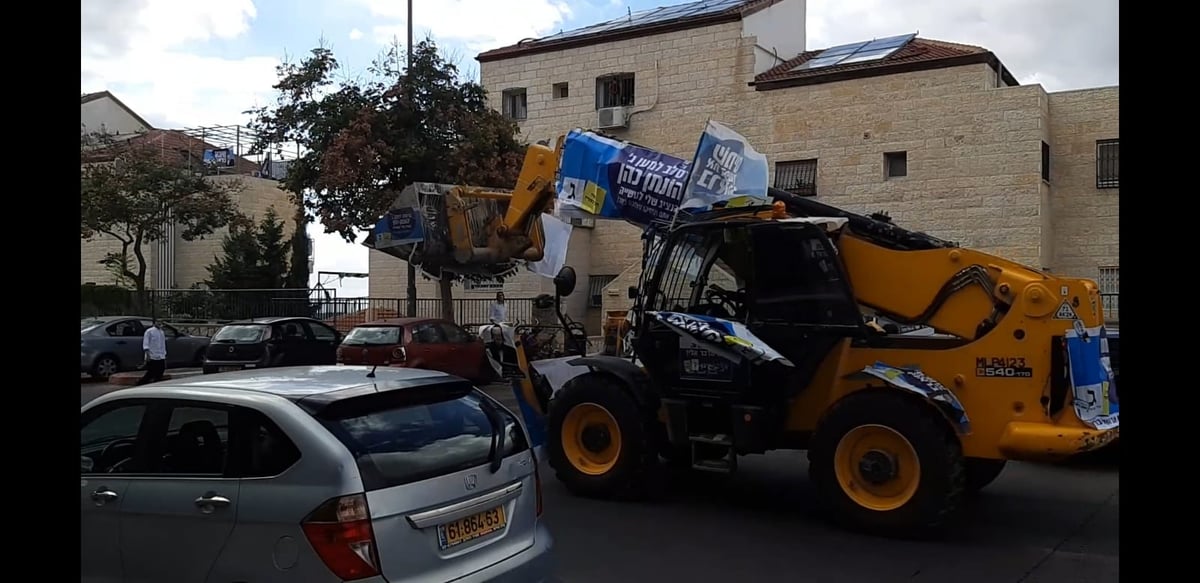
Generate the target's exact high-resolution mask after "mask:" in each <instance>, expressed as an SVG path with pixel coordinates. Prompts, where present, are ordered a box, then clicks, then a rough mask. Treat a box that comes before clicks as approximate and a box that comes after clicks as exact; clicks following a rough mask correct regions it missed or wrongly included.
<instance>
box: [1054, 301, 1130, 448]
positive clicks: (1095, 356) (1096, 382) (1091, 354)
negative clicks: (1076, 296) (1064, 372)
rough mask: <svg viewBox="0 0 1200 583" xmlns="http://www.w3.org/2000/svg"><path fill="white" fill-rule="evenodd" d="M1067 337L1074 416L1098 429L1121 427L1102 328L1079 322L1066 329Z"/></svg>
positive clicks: (1114, 386) (1119, 408) (1118, 401)
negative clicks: (1087, 326) (1073, 326)
mask: <svg viewBox="0 0 1200 583" xmlns="http://www.w3.org/2000/svg"><path fill="white" fill-rule="evenodd" d="M1077 322H1078V321H1077ZM1066 340H1067V362H1068V365H1069V369H1070V372H1071V388H1072V390H1073V392H1074V394H1075V415H1076V416H1078V417H1079V420H1080V421H1083V422H1084V423H1086V424H1088V425H1091V426H1092V427H1094V428H1096V429H1100V430H1106V429H1113V428H1115V427H1118V426H1120V424H1121V405H1120V400H1119V399H1118V397H1117V387H1116V383H1114V382H1113V373H1112V367H1111V361H1110V357H1109V354H1108V340H1107V338H1106V333H1105V330H1104V327H1103V326H1098V327H1094V328H1084V327H1083V325H1082V324H1080V325H1079V326H1078V327H1077V328H1076V329H1073V330H1068V331H1067V335H1066Z"/></svg>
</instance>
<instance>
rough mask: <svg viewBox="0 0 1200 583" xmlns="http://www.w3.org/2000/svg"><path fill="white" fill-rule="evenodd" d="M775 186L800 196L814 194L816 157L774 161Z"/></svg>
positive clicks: (815, 187)
mask: <svg viewBox="0 0 1200 583" xmlns="http://www.w3.org/2000/svg"><path fill="white" fill-rule="evenodd" d="M775 188H778V189H780V190H786V191H788V192H790V193H792V194H798V195H800V196H816V195H817V159H816V158H813V159H811V160H793V161H791V162H776V163H775Z"/></svg>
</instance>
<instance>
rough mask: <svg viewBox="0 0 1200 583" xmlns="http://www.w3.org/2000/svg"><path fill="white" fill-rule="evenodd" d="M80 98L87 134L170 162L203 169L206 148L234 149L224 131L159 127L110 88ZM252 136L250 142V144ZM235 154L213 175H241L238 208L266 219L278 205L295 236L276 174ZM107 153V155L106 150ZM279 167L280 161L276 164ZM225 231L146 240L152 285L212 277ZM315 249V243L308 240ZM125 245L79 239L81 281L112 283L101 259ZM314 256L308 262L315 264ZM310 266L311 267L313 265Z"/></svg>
mask: <svg viewBox="0 0 1200 583" xmlns="http://www.w3.org/2000/svg"><path fill="white" fill-rule="evenodd" d="M80 101H81V108H80V109H81V115H80V128H81V129H80V131H81V134H82V135H87V134H93V133H97V132H102V133H106V134H108V135H109V136H115V137H116V139H119V140H123V141H126V142H128V143H129V144H131V145H137V146H142V147H149V148H152V149H155V150H157V151H159V152H161V155H162V156H163V157H164V160H165V161H167V162H168V163H172V164H178V165H180V166H183V167H187V168H195V169H196V170H197V171H200V170H202V169H203V163H202V161H203V157H204V152H205V150H214V149H217V150H223V149H226V148H229V149H231V150H236V149H237V148H232V147H231V146H232V144H225V143H223V142H224V141H225V140H224V139H223V138H221V137H220V135H221V132H220V131H213V132H211V134H212V135H211V136H207V139H202V138H201V137H197V136H193V135H190V134H189V132H187V131H180V130H162V129H155V128H154V127H152V126H151V125H150V124H149V122H147V121H145V120H144V119H142V118H141V116H139V115H137V114H136V113H135V112H134V111H133V110H132V109H130V108H129V107H128V106H126V105H125V104H124V103H122V102H121V101H120V100H118V99H117V98H116V97H114V96H113V95H112V94H111V93H109V92H107V91H102V92H99V93H91V94H85V95H83V96H82V99H81V100H80ZM248 141H249V140H248V139H247V143H248ZM237 153H239V152H235V155H234V156H233V158H232V159H233V165H232V166H226V167H223V168H221V169H220V172H219V174H217V175H214V176H212V177H211V178H210V179H211V180H222V181H229V180H236V181H240V182H241V183H242V189H241V191H240V192H238V193H237V194H236V195H234V198H235V203H236V204H237V207H238V210H240V211H241V212H242V213H243V214H245V215H247V216H250V217H254V218H255V219H256V220H257V219H261V218H262V217H263V216H264V215H265V214H266V212H267V210H268V209H274V210H275V212H276V213H277V214H278V215H279V217H280V219H281V220H282V221H283V225H284V236H285V237H291V236H292V233H293V232H294V231H295V221H294V220H292V218H293V217H294V215H295V208H296V207H295V204H294V203H293V202H292V201H291V198H290V197H289V194H288V193H287V192H285V191H284V190H282V189H280V188H279V187H278V184H279V182H278V181H277V180H275V179H270V178H264V177H262V175H263V165H262V164H260V163H258V162H254V161H252V160H248V159H246V158H245V157H242V156H240V155H237ZM101 157H103V155H101ZM273 167H275V168H278V167H277V165H275V166H273ZM225 233H226V230H225V229H220V230H218V231H217V232H216V233H214V234H212V235H209V236H207V237H205V238H204V239H199V240H195V241H184V240H183V239H182V238H181V237H179V236H178V235H175V236H172V237H169V238H167V239H165V240H162V241H156V242H154V243H150V244H147V245H144V247H143V251H144V252H145V253H146V260H147V261H146V263H147V273H146V284H147V287H151V288H155V289H187V288H189V287H191V286H192V285H193V284H198V283H202V282H203V281H204V280H205V279H207V278H208V270H207V267H208V266H209V265H211V264H212V262H213V260H214V259H215V258H216V257H217V256H218V255H220V253H221V241H222V240H223V239H224V236H225ZM309 249H310V252H311V249H312V245H311V244H310V245H309ZM120 250H121V244H120V242H118V241H117V240H115V239H113V238H111V237H108V236H106V235H97V236H95V237H93V238H91V239H80V241H79V254H80V261H79V283H81V284H89V283H90V284H96V285H107V284H113V283H115V281H116V278H115V276H114V275H113V274H112V273H111V272H110V271H109V270H108V268H106V267H105V266H104V265H103V264H101V260H103V259H104V258H105V257H106V256H107V255H108V254H109V253H117V252H120ZM311 264H312V262H311V259H310V261H309V265H310V268H311ZM310 270H311V269H310Z"/></svg>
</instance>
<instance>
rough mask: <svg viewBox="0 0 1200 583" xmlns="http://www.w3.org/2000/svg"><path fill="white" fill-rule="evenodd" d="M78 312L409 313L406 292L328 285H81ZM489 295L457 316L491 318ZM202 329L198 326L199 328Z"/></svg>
mask: <svg viewBox="0 0 1200 583" xmlns="http://www.w3.org/2000/svg"><path fill="white" fill-rule="evenodd" d="M82 287H83V288H84V289H82V290H81V294H80V317H88V316H123V315H136V316H153V317H158V318H161V319H163V320H167V321H170V322H172V323H176V324H178V325H187V324H195V325H197V326H200V327H203V325H204V324H210V323H222V322H229V321H233V320H245V319H249V318H263V317H270V316H305V317H310V318H316V319H319V320H323V321H326V322H328V323H329V324H331V325H333V326H334V327H336V328H338V329H341V330H343V331H345V330H349V329H350V328H352V327H354V326H355V325H357V324H361V323H363V322H366V321H370V320H374V319H379V318H397V317H404V316H407V307H408V303H407V301H406V300H405V298H339V297H336V296H334V295H332V294H331V293H330V292H328V291H327V290H308V289H282V290H146V291H144V292H141V293H138V292H136V291H133V290H123V289H115V288H92V289H88V288H89V286H82ZM492 301H493V300H492V299H490V298H456V299H454V300H453V304H454V320H455V321H456V322H457V323H458V324H459V325H462V326H472V325H479V324H486V323H488V321H489V310H490V307H491V304H492ZM505 303H507V304H508V319H509V320H510V321H520V322H530V321H532V319H533V299H532V298H507V299H506V302H505ZM416 315H417V316H420V317H435V318H436V317H441V315H442V301H441V300H440V299H438V298H417V314H416ZM197 330H199V328H197Z"/></svg>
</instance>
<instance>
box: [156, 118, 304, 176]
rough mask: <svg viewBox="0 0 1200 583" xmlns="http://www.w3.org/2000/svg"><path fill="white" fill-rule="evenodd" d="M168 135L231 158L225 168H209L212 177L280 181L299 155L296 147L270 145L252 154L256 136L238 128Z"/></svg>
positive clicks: (187, 130)
mask: <svg viewBox="0 0 1200 583" xmlns="http://www.w3.org/2000/svg"><path fill="white" fill-rule="evenodd" d="M169 131H171V132H175V133H178V134H181V135H183V136H187V137H188V138H192V139H193V140H196V141H198V142H199V143H200V144H202V145H203V148H202V149H203V150H212V151H227V152H228V153H229V154H231V155H232V162H231V164H230V165H229V166H221V165H215V166H211V170H212V171H213V172H214V173H216V174H251V175H253V176H256V177H257V176H261V177H263V178H276V179H280V178H282V177H283V175H284V174H285V173H286V172H287V166H288V164H289V163H290V162H291V161H293V160H296V159H297V158H299V157H300V155H301V152H300V146H299V144H274V143H272V144H268V145H267V146H266V147H265V148H263V149H261V150H256V149H255V148H254V146H255V144H256V143H257V142H258V134H256V133H255V132H254V131H252V130H251V129H250V128H247V127H245V126H241V125H218V126H199V127H189V128H181V129H177V130H169ZM190 150H191V149H190V148H189V154H190V153H191V152H190ZM204 155H205V154H204V152H200V153H199V156H201V159H200V160H196V162H197V163H199V164H201V165H202V164H204V159H203V156H204ZM189 162H190V161H189ZM189 166H191V164H190V163H189Z"/></svg>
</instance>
